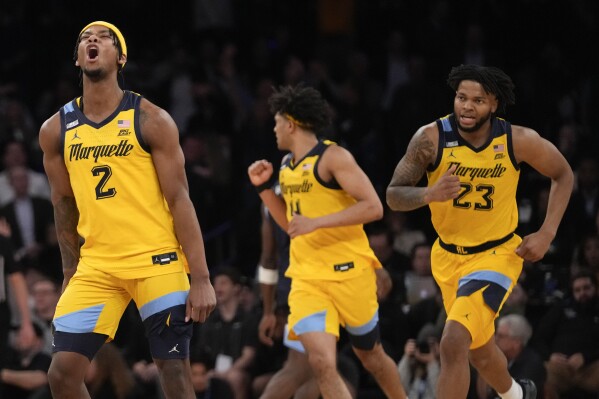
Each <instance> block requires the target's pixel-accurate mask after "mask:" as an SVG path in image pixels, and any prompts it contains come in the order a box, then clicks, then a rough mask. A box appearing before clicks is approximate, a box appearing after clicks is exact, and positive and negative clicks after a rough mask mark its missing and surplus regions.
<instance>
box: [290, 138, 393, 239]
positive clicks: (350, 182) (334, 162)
mask: <svg viewBox="0 0 599 399" xmlns="http://www.w3.org/2000/svg"><path fill="white" fill-rule="evenodd" d="M318 174H319V175H320V177H321V178H322V179H323V180H324V181H331V180H332V179H335V181H337V183H338V184H339V186H341V188H342V189H343V190H344V191H345V192H346V193H347V194H348V195H350V196H351V197H353V198H354V199H355V200H356V201H357V202H356V203H355V204H353V205H351V206H349V207H347V208H345V209H343V210H341V211H339V212H335V213H330V214H328V215H324V216H320V217H316V218H310V217H306V216H304V215H301V214H295V215H294V216H293V218H292V219H291V220H290V222H289V228H288V230H287V233H288V234H289V236H290V237H291V238H294V237H297V236H299V235H302V234H308V233H311V232H313V231H314V230H317V229H322V228H327V227H338V226H351V225H358V224H363V223H368V222H372V221H374V220H378V219H380V218H382V217H383V204H382V203H381V200H380V199H379V197H378V194H377V193H376V191H375V189H374V187H373V186H372V183H371V182H370V179H369V178H368V176H366V173H364V171H363V170H362V169H361V168H360V166H358V164H357V163H356V160H355V159H354V157H353V156H352V154H351V153H350V152H349V151H347V150H346V149H345V148H342V147H339V146H336V145H335V146H330V147H329V148H327V150H326V152H325V153H324V154H323V155H322V158H321V160H320V163H319V166H318Z"/></svg>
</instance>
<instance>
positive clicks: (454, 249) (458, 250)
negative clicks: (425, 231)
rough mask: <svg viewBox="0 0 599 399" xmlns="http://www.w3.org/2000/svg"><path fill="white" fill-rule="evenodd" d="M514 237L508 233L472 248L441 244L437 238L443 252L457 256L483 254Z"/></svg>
mask: <svg viewBox="0 0 599 399" xmlns="http://www.w3.org/2000/svg"><path fill="white" fill-rule="evenodd" d="M513 236H514V233H513V232H512V233H510V234H508V235H507V236H505V237H503V238H500V239H498V240H493V241H487V242H484V243H482V244H480V245H475V246H473V247H462V246H460V245H454V244H447V243H445V242H443V241H442V240H441V238H439V245H440V246H441V248H443V249H444V250H446V251H448V252H451V253H454V254H458V255H473V254H477V253H480V252H484V251H486V250H489V249H491V248H495V247H497V246H499V245H501V244H503V243H505V242H507V241H509V240H510V239H511V238H512V237H513Z"/></svg>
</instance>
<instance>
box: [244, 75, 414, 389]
mask: <svg viewBox="0 0 599 399" xmlns="http://www.w3.org/2000/svg"><path fill="white" fill-rule="evenodd" d="M269 103H270V109H271V112H272V113H273V114H274V119H275V128H274V131H275V134H276V138H277V146H278V148H279V149H280V150H286V151H289V154H288V155H287V156H286V157H285V158H284V159H283V162H282V164H281V167H280V170H279V183H280V188H281V196H278V195H276V194H275V192H274V191H273V190H272V189H271V187H272V180H273V179H274V176H273V174H274V173H275V172H274V168H273V165H272V164H271V163H270V162H268V161H266V160H259V161H256V162H254V163H253V164H252V165H250V167H249V168H248V175H249V178H250V181H251V182H252V184H253V185H254V186H256V189H257V190H258V193H259V195H260V198H261V199H262V201H263V202H264V204H265V205H266V207H267V208H268V210H269V212H270V214H271V215H272V217H273V218H274V219H275V221H276V222H277V223H278V224H279V225H280V226H281V228H282V229H283V230H284V231H286V232H287V233H288V234H289V236H290V238H291V241H290V262H289V268H288V270H287V273H286V275H287V276H289V277H291V291H290V293H289V300H288V302H289V308H290V315H289V338H290V339H291V340H297V339H299V341H300V342H301V343H302V344H303V347H304V348H305V349H306V352H307V354H308V361H309V363H310V365H311V366H312V369H313V371H314V376H315V377H316V379H317V381H318V386H319V388H320V393H321V395H322V396H323V397H324V398H325V399H329V398H335V399H348V398H350V393H349V391H348V389H347V387H346V386H345V384H344V383H343V381H342V379H341V377H340V376H339V373H338V372H337V363H336V360H335V358H336V352H337V349H336V348H337V346H336V339H337V338H338V337H339V325H343V326H344V327H345V329H346V330H347V332H348V334H349V338H350V341H351V344H352V346H353V349H354V352H355V353H356V355H357V356H358V358H359V359H360V361H361V362H362V364H363V365H364V367H365V368H366V369H367V370H368V371H370V372H371V373H372V375H373V376H374V377H375V378H376V380H377V382H378V383H379V385H380V386H381V388H382V389H383V391H384V392H385V394H386V395H387V397H388V398H392V399H404V398H405V393H404V391H403V388H402V386H401V381H400V379H399V374H398V372H397V368H396V366H395V364H394V363H393V360H391V358H390V357H389V356H388V355H387V354H386V353H385V351H384V349H383V347H382V345H381V342H380V335H379V325H378V303H377V298H376V277H375V269H377V268H380V267H381V264H380V262H379V261H378V259H377V258H376V256H375V255H374V253H373V251H372V249H371V248H370V246H369V244H368V239H367V237H366V234H365V233H364V229H363V227H362V225H363V224H364V223H367V222H370V221H373V220H376V219H380V218H381V217H382V215H383V207H382V204H381V201H380V199H379V197H378V195H377V193H376V191H375V190H374V187H373V186H372V183H371V182H370V180H369V179H368V176H366V174H365V173H364V171H363V170H362V169H361V168H360V167H359V166H358V164H357V163H356V161H355V159H354V158H353V156H352V155H351V154H350V152H349V151H347V150H346V149H344V148H342V147H340V146H338V145H336V144H334V143H332V142H330V141H322V140H319V138H318V136H317V135H318V134H321V133H323V132H324V131H325V130H326V129H327V128H328V126H329V124H330V122H331V110H330V108H329V105H328V103H327V102H326V101H325V100H324V99H323V98H322V97H321V95H320V93H319V92H318V91H317V90H315V89H313V88H310V87H304V86H301V85H300V86H297V87H291V86H287V87H281V88H280V89H279V90H278V91H276V92H275V93H273V94H272V96H271V97H270V99H269ZM281 197H282V198H281ZM267 273H268V272H267ZM262 275H263V276H264V275H267V274H262ZM260 276H261V274H260V273H259V280H260ZM271 282H272V280H271ZM265 311H266V310H265ZM273 380H274V381H278V382H279V383H280V384H281V385H285V386H293V385H295V387H296V388H297V387H299V386H300V385H301V384H302V383H303V382H304V381H299V380H297V379H295V378H294V377H293V376H292V375H286V374H285V368H284V369H282V370H281V371H280V372H278V373H277V375H276V376H275V377H274V378H273ZM283 382H284V383H283ZM273 394H274V395H273ZM269 395H271V396H269ZM264 397H265V398H270V397H277V396H276V392H274V393H273V392H272V388H269V387H267V388H266V392H265V394H264Z"/></svg>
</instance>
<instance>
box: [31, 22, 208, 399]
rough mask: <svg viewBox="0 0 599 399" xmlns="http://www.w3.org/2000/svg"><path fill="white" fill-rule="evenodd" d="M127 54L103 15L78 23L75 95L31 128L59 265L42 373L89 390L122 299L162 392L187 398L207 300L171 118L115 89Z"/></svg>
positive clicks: (67, 391)
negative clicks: (131, 308) (194, 343)
mask: <svg viewBox="0 0 599 399" xmlns="http://www.w3.org/2000/svg"><path fill="white" fill-rule="evenodd" d="M127 55H128V53H127V45H126V43H125V38H124V37H123V35H122V34H121V32H120V31H119V30H118V29H117V28H116V27H115V26H114V25H112V24H110V23H107V22H103V21H96V22H92V23H90V24H89V25H87V26H85V27H84V28H83V29H82V30H81V32H80V34H79V36H78V38H77V45H76V51H75V65H76V66H78V67H79V68H80V69H81V73H82V84H83V95H82V96H81V97H78V98H76V99H74V100H73V101H71V102H69V103H67V104H66V105H64V106H63V107H62V108H61V109H60V111H59V112H58V113H56V114H55V115H53V116H52V117H50V118H49V119H48V120H47V121H46V122H45V123H44V124H43V126H42V128H41V130H40V145H41V148H42V150H43V152H44V167H45V170H46V173H47V175H48V178H49V181H50V185H51V188H52V202H53V204H54V213H55V219H56V229H57V235H58V240H59V244H60V250H61V254H62V264H63V272H64V282H63V293H62V296H61V298H60V300H59V303H58V306H57V309H56V314H55V316H54V320H53V326H54V330H55V333H54V341H53V351H54V355H53V359H52V364H51V366H50V370H49V372H48V378H49V382H50V387H51V390H52V395H53V397H54V398H89V393H88V392H87V390H86V388H85V384H84V377H85V374H86V372H87V369H88V368H89V365H90V361H91V359H92V358H93V357H94V355H95V353H96V352H97V351H98V349H99V348H100V347H101V346H102V345H103V344H104V342H106V341H109V340H111V339H112V338H113V337H114V335H115V331H116V329H117V326H118V323H119V320H120V318H121V315H122V313H123V311H124V310H125V307H126V306H127V304H128V303H129V302H130V300H131V299H133V300H135V303H136V304H137V307H138V309H139V312H140V315H141V317H142V319H143V322H144V324H145V326H146V330H147V336H148V339H149V344H150V349H151V352H152V357H153V358H154V362H155V363H156V365H157V366H158V369H159V373H160V381H161V383H162V388H163V390H164V393H165V395H166V397H167V398H169V399H170V398H188V399H191V398H194V397H195V396H194V392H193V388H192V385H191V374H190V367H189V361H188V355H189V341H190V337H191V331H192V325H191V320H193V321H199V322H202V321H204V320H205V319H206V317H207V316H208V314H209V313H210V312H211V311H212V310H213V308H214V306H215V303H216V300H215V296H214V290H213V288H212V285H211V284H210V278H209V273H208V268H207V265H206V260H205V255H204V246H203V241H202V235H201V231H200V226H199V223H198V220H197V218H196V215H195V212H194V209H193V206H192V203H191V201H190V199H189V195H188V187H187V180H186V176H185V172H184V169H183V163H184V160H183V155H182V151H181V148H180V147H179V133H178V131H177V127H176V125H175V123H174V121H173V120H172V118H171V117H170V116H169V115H168V114H167V113H166V112H165V111H164V110H162V109H160V108H159V107H157V106H156V105H154V104H152V103H151V102H149V101H148V100H146V99H144V98H142V97H141V96H140V95H139V94H136V93H133V92H130V91H124V90H122V89H121V88H120V87H119V85H118V82H117V75H118V73H119V72H120V71H121V70H122V69H123V67H124V66H125V63H126V61H127ZM79 236H81V237H82V239H83V245H82V246H81V247H80V245H79V244H80V243H79ZM187 273H190V275H191V284H190V279H189V277H188V274H187Z"/></svg>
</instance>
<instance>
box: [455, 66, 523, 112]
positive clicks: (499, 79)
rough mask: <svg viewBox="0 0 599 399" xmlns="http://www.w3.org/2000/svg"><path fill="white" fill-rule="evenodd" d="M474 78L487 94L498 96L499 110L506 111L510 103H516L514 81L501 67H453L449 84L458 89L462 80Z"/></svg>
mask: <svg viewBox="0 0 599 399" xmlns="http://www.w3.org/2000/svg"><path fill="white" fill-rule="evenodd" d="M463 80H472V81H474V82H478V83H480V84H481V86H482V87H483V89H484V90H485V92H486V93H487V94H494V95H495V97H497V112H498V113H504V112H505V109H506V107H507V106H508V105H513V104H515V103H516V95H515V94H514V87H515V86H514V83H513V82H512V79H511V78H510V77H509V76H508V75H507V74H506V73H505V72H503V71H502V70H501V69H499V68H495V67H485V66H479V65H460V66H457V67H453V68H451V72H449V77H448V78H447V84H448V85H449V87H451V88H452V90H454V91H457V89H458V86H459V85H460V82H461V81H463Z"/></svg>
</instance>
